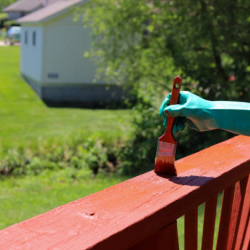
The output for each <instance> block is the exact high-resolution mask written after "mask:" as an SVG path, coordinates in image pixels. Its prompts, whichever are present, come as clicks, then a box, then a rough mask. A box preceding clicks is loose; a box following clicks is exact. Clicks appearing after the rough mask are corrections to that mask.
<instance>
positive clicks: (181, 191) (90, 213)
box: [0, 136, 250, 250]
mask: <svg viewBox="0 0 250 250" xmlns="http://www.w3.org/2000/svg"><path fill="white" fill-rule="evenodd" d="M176 165H177V168H178V172H180V174H179V175H178V176H177V177H169V176H158V175H156V174H155V173H154V172H153V171H151V172H148V173H146V174H143V175H141V176H138V177H135V178H133V179H130V180H128V181H125V182H123V183H120V184H118V185H115V186H112V187H110V188H107V189H105V190H103V191H100V192H98V193H95V194H92V195H90V196H87V197H85V198H83V199H80V200H77V201H74V202H71V203H69V204H66V205H64V206H61V207H58V208H56V209H53V210H52V211H50V212H47V213H45V214H42V215H39V216H37V217H34V218H32V219H30V220H27V221H24V222H22V223H19V224H16V225H13V226H11V227H8V228H6V229H4V230H2V231H0V249H4V250H7V249H24V250H28V249H35V250H39V249H42V250H45V249H60V250H61V249H70V250H73V249H77V250H80V249H131V250H138V249H169V250H176V249H179V243H178V228H177V223H176V220H177V219H178V218H179V217H181V216H183V215H184V216H185V237H184V238H185V239H184V242H185V249H186V250H196V249H197V216H198V212H197V211H198V210H197V207H198V206H199V205H200V204H202V203H205V210H204V225H203V236H202V242H201V245H202V247H201V248H202V250H211V249H212V248H213V245H215V246H216V249H217V250H224V249H227V250H248V249H250V244H249V243H250V221H249V215H250V214H249V208H250V181H249V173H250V137H244V136H237V137H235V138H233V139H231V140H228V141H225V142H223V143H220V144H217V145H215V146H213V147H210V148H207V149H205V150H203V151H201V152H199V153H196V154H193V155H191V156H188V157H186V158H183V159H181V160H179V161H178V162H177V164H176ZM222 191H223V202H222V208H221V216H220V225H219V230H218V232H216V231H215V230H214V225H215V217H216V206H217V195H218V193H220V192H222ZM214 234H216V235H217V236H218V239H217V242H213V239H214Z"/></svg>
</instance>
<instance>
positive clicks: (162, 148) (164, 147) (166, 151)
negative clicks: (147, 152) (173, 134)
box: [156, 141, 177, 156]
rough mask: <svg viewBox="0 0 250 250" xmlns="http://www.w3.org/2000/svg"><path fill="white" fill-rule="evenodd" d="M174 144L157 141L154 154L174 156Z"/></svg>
mask: <svg viewBox="0 0 250 250" xmlns="http://www.w3.org/2000/svg"><path fill="white" fill-rule="evenodd" d="M176 145H177V144H174V143H169V142H164V141H158V145H157V150H156V156H175V153H176Z"/></svg>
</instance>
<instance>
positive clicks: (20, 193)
mask: <svg viewBox="0 0 250 250" xmlns="http://www.w3.org/2000/svg"><path fill="white" fill-rule="evenodd" d="M81 172H82V173H81V174H82V176H83V177H82V178H80V179H79V180H74V179H72V178H69V175H71V174H72V173H70V172H69V171H64V170H61V171H59V172H49V173H46V172H43V173H42V174H41V175H39V176H26V177H20V178H13V177H10V178H4V179H3V178H2V179H1V178H0V211H1V213H0V229H3V228H5V227H7V226H10V225H12V224H15V223H18V222H20V221H23V220H26V219H28V218H31V217H33V216H35V215H38V214H41V213H44V212H46V211H49V210H51V209H53V208H55V207H58V206H60V205H63V204H66V203H68V202H70V201H74V200H76V199H79V198H82V197H84V196H86V195H89V194H91V193H94V192H97V191H99V190H102V189H104V188H106V187H109V186H112V185H114V184H116V183H118V182H121V181H122V180H125V177H120V176H103V175H98V176H97V177H96V178H93V176H92V173H91V172H88V170H82V171H81Z"/></svg>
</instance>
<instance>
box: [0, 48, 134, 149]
mask: <svg viewBox="0 0 250 250" xmlns="http://www.w3.org/2000/svg"><path fill="white" fill-rule="evenodd" d="M19 51H20V49H19V48H18V47H0V120H1V125H0V148H1V147H2V149H8V148H12V147H17V146H20V145H22V146H25V145H27V146H29V145H30V144H32V143H34V142H37V140H38V139H39V138H41V137H42V138H51V137H58V138H60V137H65V136H70V135H72V134H73V133H75V132H78V131H81V132H84V133H86V134H87V135H91V134H95V133H98V134H100V136H101V135H103V136H111V137H113V138H116V137H122V138H123V139H124V138H125V137H127V136H128V134H129V132H130V131H131V126H130V121H131V113H132V111H131V110H105V109H103V110H91V109H74V108H48V107H47V106H46V105H45V104H44V103H43V102H42V101H41V100H40V99H39V98H38V96H37V95H36V94H35V93H34V91H33V90H32V89H31V88H30V87H29V85H28V84H27V83H26V82H25V81H24V80H23V79H22V77H21V76H20V71H19V57H20V52H19ZM5 151H6V150H5Z"/></svg>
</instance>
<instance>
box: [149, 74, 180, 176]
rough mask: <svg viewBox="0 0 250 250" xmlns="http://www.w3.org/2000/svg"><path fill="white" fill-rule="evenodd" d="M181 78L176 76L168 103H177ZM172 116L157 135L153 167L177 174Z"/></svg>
mask: <svg viewBox="0 0 250 250" xmlns="http://www.w3.org/2000/svg"><path fill="white" fill-rule="evenodd" d="M181 83H182V79H181V77H180V76H176V77H175V79H174V83H173V88H172V94H171V98H170V105H174V104H177V103H178V100H179V93H180V88H181ZM174 119H175V118H174V117H168V122H167V129H166V132H165V133H164V134H163V135H162V136H161V137H159V139H158V146H157V151H156V157H155V169H154V171H155V172H156V173H158V174H169V175H177V171H176V168H175V153H176V145H177V141H176V140H175V139H174V136H173V134H172V128H173V125H174Z"/></svg>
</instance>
